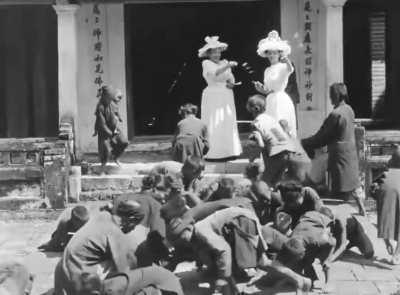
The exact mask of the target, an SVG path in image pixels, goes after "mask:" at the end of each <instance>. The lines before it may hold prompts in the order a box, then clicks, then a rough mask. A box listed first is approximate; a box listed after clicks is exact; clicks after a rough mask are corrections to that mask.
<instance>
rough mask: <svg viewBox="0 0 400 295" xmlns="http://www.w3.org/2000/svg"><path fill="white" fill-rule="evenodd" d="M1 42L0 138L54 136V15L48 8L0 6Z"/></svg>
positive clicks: (55, 65) (47, 6)
mask: <svg viewBox="0 0 400 295" xmlns="http://www.w3.org/2000/svg"><path fill="white" fill-rule="evenodd" d="M0 40H2V43H1V46H0V65H1V66H0V137H48V136H56V135H57V132H58V49H57V16H56V12H55V11H54V9H53V7H52V6H51V5H32V6H28V5H18V6H0Z"/></svg>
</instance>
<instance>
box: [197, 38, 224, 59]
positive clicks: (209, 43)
mask: <svg viewBox="0 0 400 295" xmlns="http://www.w3.org/2000/svg"><path fill="white" fill-rule="evenodd" d="M218 39H219V36H212V37H209V36H207V37H205V38H204V41H206V44H205V45H204V46H203V47H202V48H200V49H199V57H206V56H207V51H208V50H209V49H214V48H221V49H222V50H226V49H227V48H228V44H226V43H223V42H220V41H219V40H218Z"/></svg>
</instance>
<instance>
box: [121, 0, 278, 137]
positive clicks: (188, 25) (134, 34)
mask: <svg viewBox="0 0 400 295" xmlns="http://www.w3.org/2000/svg"><path fill="white" fill-rule="evenodd" d="M125 25H126V30H125V40H126V61H127V62H126V63H127V100H128V118H129V120H128V124H129V125H128V126H129V128H128V129H129V136H130V138H132V137H133V136H134V135H155V134H157V135H162V134H172V133H173V131H174V128H175V126H176V123H177V121H178V120H179V118H178V115H177V110H178V107H179V106H180V105H181V104H183V103H186V102H191V103H194V104H196V105H198V106H199V107H200V102H201V93H202V90H203V88H204V87H205V86H206V84H205V82H204V80H203V78H202V73H201V60H200V59H199V58H198V57H197V50H198V49H199V48H200V47H201V46H202V45H203V44H204V37H205V36H207V35H209V36H212V35H218V36H220V39H221V40H222V41H224V42H227V43H229V48H228V51H227V52H225V54H224V57H225V58H227V59H229V60H236V61H238V62H239V63H243V62H248V63H249V64H250V65H251V67H252V68H253V69H254V71H255V73H254V74H253V75H249V74H248V73H246V72H245V71H244V70H241V69H240V68H237V69H236V70H235V72H234V74H235V77H236V80H237V81H242V82H243V85H242V86H239V87H237V88H236V89H235V103H236V110H237V116H238V119H239V120H246V119H249V115H248V114H247V111H246V109H245V104H246V100H247V97H248V96H249V95H250V94H252V93H254V90H253V86H252V85H251V83H250V81H251V80H255V79H257V80H262V76H263V71H264V69H265V67H266V61H265V60H263V59H261V58H260V57H258V56H257V54H256V48H257V43H258V41H259V40H260V39H261V38H263V37H265V36H266V35H267V33H268V32H269V31H270V30H272V29H277V30H279V27H280V7H279V0H270V1H252V2H219V3H218V2H216V3H214V2H207V3H168V4H128V5H125Z"/></svg>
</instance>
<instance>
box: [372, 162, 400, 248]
mask: <svg viewBox="0 0 400 295" xmlns="http://www.w3.org/2000/svg"><path fill="white" fill-rule="evenodd" d="M374 197H375V199H376V204H377V209H378V237H379V238H384V239H392V240H396V241H400V169H393V168H392V169H390V170H389V171H388V172H386V173H385V175H384V177H383V178H382V184H381V185H380V188H379V190H378V191H377V192H376V193H375V194H374Z"/></svg>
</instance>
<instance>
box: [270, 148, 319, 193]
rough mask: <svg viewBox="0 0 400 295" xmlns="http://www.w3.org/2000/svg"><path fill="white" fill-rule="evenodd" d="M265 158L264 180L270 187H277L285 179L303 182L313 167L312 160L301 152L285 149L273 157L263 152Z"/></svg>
mask: <svg viewBox="0 0 400 295" xmlns="http://www.w3.org/2000/svg"><path fill="white" fill-rule="evenodd" d="M263 158H264V163H265V171H264V175H263V180H264V181H265V182H266V183H267V184H268V185H269V186H270V187H275V186H276V185H277V184H278V182H279V181H281V180H284V179H291V180H298V181H299V182H301V183H303V182H304V181H305V180H306V177H307V174H308V173H309V172H310V169H311V162H310V161H309V159H308V158H307V157H306V156H305V155H303V154H301V153H295V152H289V151H283V152H281V153H279V154H277V155H274V156H271V157H267V156H266V155H264V154H263Z"/></svg>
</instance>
